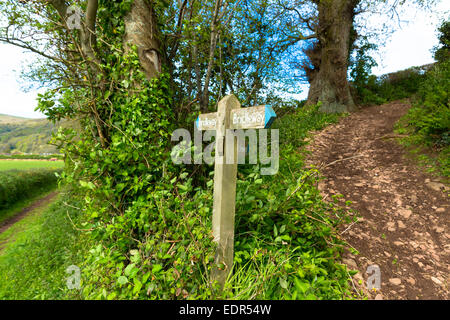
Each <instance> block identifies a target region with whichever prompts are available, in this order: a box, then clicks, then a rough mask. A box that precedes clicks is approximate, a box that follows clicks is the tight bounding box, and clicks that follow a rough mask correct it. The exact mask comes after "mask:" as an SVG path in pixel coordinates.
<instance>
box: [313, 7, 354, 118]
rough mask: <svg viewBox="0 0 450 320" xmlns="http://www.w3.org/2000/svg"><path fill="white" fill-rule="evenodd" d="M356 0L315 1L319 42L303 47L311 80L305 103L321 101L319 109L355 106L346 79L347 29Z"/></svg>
mask: <svg viewBox="0 0 450 320" xmlns="http://www.w3.org/2000/svg"><path fill="white" fill-rule="evenodd" d="M357 3H358V1H356V0H321V1H317V7H318V11H319V24H318V28H317V30H318V31H317V37H318V42H316V43H315V44H314V45H313V47H312V48H310V49H307V50H305V53H306V55H307V56H308V57H309V58H310V63H311V64H310V66H307V67H305V69H306V70H305V71H306V75H307V78H308V81H309V83H310V89H309V93H308V104H316V103H318V102H319V101H321V102H322V106H321V107H320V109H319V110H320V111H323V112H328V113H333V112H350V111H355V110H356V109H357V107H356V105H355V103H354V101H353V98H352V96H351V94H350V88H349V84H348V81H347V69H348V57H349V45H350V30H351V28H352V24H353V17H354V9H355V7H356V5H357Z"/></svg>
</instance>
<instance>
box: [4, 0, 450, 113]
mask: <svg viewBox="0 0 450 320" xmlns="http://www.w3.org/2000/svg"><path fill="white" fill-rule="evenodd" d="M449 13H450V1H446V0H443V1H441V2H440V4H439V5H438V6H437V8H436V10H435V13H433V14H430V13H424V12H420V11H417V10H414V9H407V10H405V12H403V14H402V21H403V22H402V23H401V24H400V27H397V29H396V31H395V32H393V33H392V35H391V36H390V37H389V40H388V42H387V43H386V45H385V46H384V47H382V48H380V50H379V52H378V53H377V54H376V55H375V56H374V58H375V60H376V61H377V63H378V67H376V68H374V69H373V70H372V72H373V73H374V74H376V75H381V74H385V73H389V72H394V71H397V70H402V69H406V68H408V67H412V66H420V65H424V64H428V63H432V62H433V61H434V60H433V57H432V53H431V49H432V48H433V47H434V46H436V45H437V44H438V40H437V33H436V28H437V26H438V23H439V21H442V18H444V17H447V18H448V17H449ZM369 23H372V24H377V23H379V21H378V20H377V19H376V18H374V19H372V21H370V22H369ZM32 61H33V54H31V53H27V52H25V50H23V49H21V48H17V47H13V46H11V45H6V44H0V97H1V99H0V113H1V114H8V115H14V116H19V117H25V118H43V117H45V116H44V115H43V114H42V113H40V112H37V111H34V109H35V108H36V105H37V102H36V97H37V94H38V92H43V91H44V90H45V89H40V91H38V90H35V89H34V90H31V91H29V92H25V91H24V87H26V84H24V83H23V80H21V79H20V73H21V70H22V69H23V66H26V65H29V64H30V63H32ZM294 96H295V97H296V98H298V99H305V98H306V96H307V87H304V91H303V92H302V93H300V94H297V95H294Z"/></svg>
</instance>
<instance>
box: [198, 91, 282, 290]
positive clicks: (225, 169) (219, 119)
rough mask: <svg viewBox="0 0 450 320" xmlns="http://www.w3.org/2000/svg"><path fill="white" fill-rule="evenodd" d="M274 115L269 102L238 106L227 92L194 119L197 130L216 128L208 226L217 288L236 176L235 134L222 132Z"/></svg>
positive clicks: (224, 267)
mask: <svg viewBox="0 0 450 320" xmlns="http://www.w3.org/2000/svg"><path fill="white" fill-rule="evenodd" d="M275 117H276V114H275V112H274V111H273V109H272V108H271V107H270V106H269V105H261V106H256V107H249V108H241V104H240V103H239V101H238V99H237V98H236V97H235V96H234V95H232V94H231V95H228V96H226V97H224V98H223V99H222V100H220V101H219V104H218V108H217V112H214V113H206V114H200V115H199V116H198V118H197V120H196V122H195V123H196V126H197V129H198V130H216V153H215V160H214V161H215V164H214V207H213V218H212V228H213V236H214V241H215V242H216V243H217V245H218V247H217V251H216V256H215V267H214V268H213V270H212V272H211V280H212V281H213V282H215V281H218V283H219V284H220V286H221V288H223V285H224V284H225V281H226V279H227V277H228V274H229V273H230V271H231V268H232V266H233V255H234V213H235V205H236V203H235V200H236V175H237V159H236V157H237V141H236V136H233V135H227V134H226V133H227V130H229V129H267V128H268V127H270V125H271V124H272V122H273V121H274V120H275ZM227 154H232V156H233V157H234V161H226V159H227V160H228V158H227Z"/></svg>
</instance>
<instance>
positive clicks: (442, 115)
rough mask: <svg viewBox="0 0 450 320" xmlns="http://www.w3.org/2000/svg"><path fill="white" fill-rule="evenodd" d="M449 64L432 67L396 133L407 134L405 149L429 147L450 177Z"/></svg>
mask: <svg viewBox="0 0 450 320" xmlns="http://www.w3.org/2000/svg"><path fill="white" fill-rule="evenodd" d="M449 79H450V60H447V61H445V62H442V63H440V64H438V65H436V66H435V68H434V69H433V70H432V71H431V72H429V74H428V75H427V77H426V79H425V81H424V82H423V84H422V86H421V88H420V90H419V93H418V97H417V101H416V102H415V104H414V106H413V107H412V108H411V109H410V110H409V111H408V113H407V114H406V115H405V116H404V117H403V118H402V119H401V121H400V122H399V124H398V125H397V130H403V131H406V132H407V133H409V134H410V137H408V138H407V139H406V140H407V141H404V142H405V143H407V144H408V145H422V146H427V147H432V148H434V149H435V150H436V151H437V152H438V156H437V166H438V167H439V168H440V171H441V173H442V174H443V175H444V176H447V177H448V176H450V161H449V158H450V109H449V91H450V82H449Z"/></svg>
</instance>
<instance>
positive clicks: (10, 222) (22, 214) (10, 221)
mask: <svg viewBox="0 0 450 320" xmlns="http://www.w3.org/2000/svg"><path fill="white" fill-rule="evenodd" d="M56 195H58V192H57V191H54V192H52V193H50V194H48V195H47V196H45V197H43V198H41V199H39V200H36V201H35V202H33V203H32V204H31V205H29V206H28V207H26V208H23V209H22V210H21V211H20V212H19V213H17V214H16V215H14V216H13V217H11V218H9V219H7V220H6V221H3V222H2V223H0V233H2V232H5V231H6V230H7V229H9V228H10V227H11V226H12V225H13V224H15V223H16V222H18V221H20V220H22V219H23V218H25V217H26V216H27V214H28V213H30V212H31V211H33V210H34V209H36V208H38V207H42V206H45V205H47V204H49V203H50V202H51V201H52V199H53V198H55V196H56Z"/></svg>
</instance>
